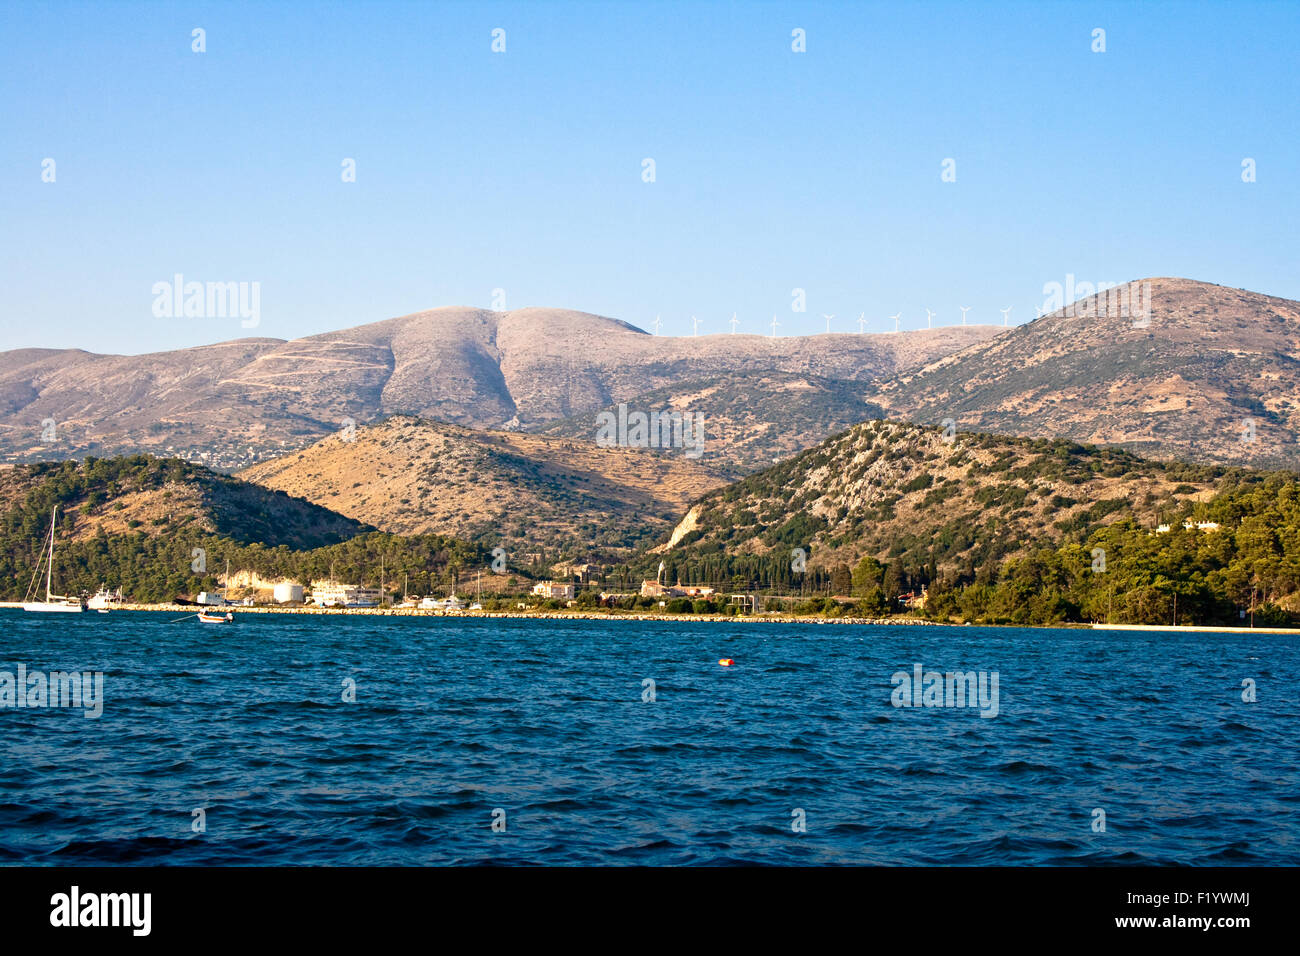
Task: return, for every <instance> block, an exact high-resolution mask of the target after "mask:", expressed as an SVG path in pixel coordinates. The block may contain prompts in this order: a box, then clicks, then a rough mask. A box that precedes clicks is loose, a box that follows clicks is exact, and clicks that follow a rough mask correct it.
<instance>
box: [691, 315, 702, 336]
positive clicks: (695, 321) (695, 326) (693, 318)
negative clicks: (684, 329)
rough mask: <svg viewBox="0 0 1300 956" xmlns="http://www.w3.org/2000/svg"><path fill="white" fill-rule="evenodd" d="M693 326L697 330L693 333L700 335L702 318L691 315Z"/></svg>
mask: <svg viewBox="0 0 1300 956" xmlns="http://www.w3.org/2000/svg"><path fill="white" fill-rule="evenodd" d="M691 326H692V327H693V328H694V330H695V331H693V332H692V333H691V334H692V335H699V334H700V320H699V319H697V318H696V317H695V316H691Z"/></svg>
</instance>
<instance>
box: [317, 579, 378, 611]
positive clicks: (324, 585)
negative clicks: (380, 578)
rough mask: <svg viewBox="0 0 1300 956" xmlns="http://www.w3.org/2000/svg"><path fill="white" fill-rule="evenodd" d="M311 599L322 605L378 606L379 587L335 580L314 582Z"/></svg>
mask: <svg viewBox="0 0 1300 956" xmlns="http://www.w3.org/2000/svg"><path fill="white" fill-rule="evenodd" d="M311 600H312V603H313V604H316V605H319V606H320V607H378V606H379V588H364V587H361V586H360V585H358V584H335V583H334V582H333V581H320V582H315V581H314V582H312V586H311Z"/></svg>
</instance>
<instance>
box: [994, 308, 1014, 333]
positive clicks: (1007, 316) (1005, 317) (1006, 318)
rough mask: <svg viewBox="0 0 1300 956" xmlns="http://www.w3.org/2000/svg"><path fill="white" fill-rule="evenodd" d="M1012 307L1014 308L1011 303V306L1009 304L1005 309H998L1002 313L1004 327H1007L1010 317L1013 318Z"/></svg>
mask: <svg viewBox="0 0 1300 956" xmlns="http://www.w3.org/2000/svg"><path fill="white" fill-rule="evenodd" d="M1012 308H1013V306H1010V305H1009V306H1007V307H1006V308H1005V309H999V310H998V311H999V312H1001V313H1002V325H1003V327H1004V328H1005V327H1006V325H1007V324H1008V322H1009V321H1010V319H1011V310H1012Z"/></svg>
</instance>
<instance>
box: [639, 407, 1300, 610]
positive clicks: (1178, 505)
mask: <svg viewBox="0 0 1300 956" xmlns="http://www.w3.org/2000/svg"><path fill="white" fill-rule="evenodd" d="M1185 523H1190V524H1191V525H1192V526H1193V527H1192V528H1191V529H1190V530H1187V529H1185V528H1184V524H1185ZM1162 525H1168V526H1169V530H1168V531H1165V530H1163V529H1162V528H1161V527H1160V526H1162ZM1198 525H1199V527H1198ZM796 549H800V550H802V551H803V552H804V553H805V554H806V555H807V570H806V571H804V572H802V573H801V572H798V571H797V570H795V567H794V565H795V563H796V562H795V561H793V560H792V555H794V554H795V553H796ZM1093 549H1099V554H1094V553H1093ZM1099 557H1101V558H1104V561H1103V563H1096V562H1097V560H1098V558H1099ZM660 559H662V560H664V562H665V564H666V565H667V568H666V574H667V578H668V579H669V580H677V579H680V580H682V581H683V582H684V583H714V584H724V585H727V586H734V587H742V586H749V587H753V586H758V587H768V586H777V587H791V586H793V587H800V586H802V587H804V588H805V589H806V590H812V591H820V592H822V593H827V592H833V593H835V594H840V595H853V596H855V597H858V598H860V599H863V600H864V601H866V603H867V606H866V607H864V610H867V611H870V610H885V609H888V608H890V607H892V604H891V602H892V599H894V598H896V597H897V596H898V595H899V594H902V593H905V592H919V591H920V590H921V589H922V588H926V589H929V591H930V598H929V600H928V606H929V609H930V611H931V612H932V613H933V614H935V615H936V616H938V617H940V618H952V619H962V620H984V621H1019V622H1025V623H1029V622H1033V623H1047V622H1050V621H1061V620H1079V621H1087V620H1103V619H1105V618H1106V614H1107V613H1109V614H1110V615H1111V619H1112V620H1116V621H1125V622H1129V623H1167V622H1169V621H1171V620H1172V615H1173V603H1174V599H1175V598H1174V595H1175V594H1178V595H1180V597H1179V599H1178V600H1179V608H1180V621H1182V622H1184V623H1193V622H1194V621H1195V620H1204V621H1210V620H1214V621H1226V620H1229V619H1231V620H1232V621H1234V622H1237V623H1239V622H1240V618H1239V616H1238V611H1239V610H1240V609H1241V608H1246V609H1249V608H1251V607H1255V608H1257V609H1258V608H1259V607H1261V606H1263V605H1265V604H1274V605H1278V606H1279V607H1281V608H1292V609H1298V608H1297V601H1296V596H1297V594H1296V592H1297V590H1300V476H1297V475H1296V474H1294V473H1291V472H1271V473H1270V472H1258V471H1252V470H1247V469H1241V468H1232V467H1223V466H1202V465H1190V464H1187V463H1183V462H1156V461H1148V460H1144V459H1141V458H1137V457H1135V456H1134V455H1132V454H1129V453H1127V452H1124V451H1121V450H1117V449H1101V448H1095V447H1090V446H1084V445H1079V444H1076V443H1074V442H1070V441H1066V440H1055V441H1046V440H1031V439H1019V438H1006V437H1000V436H993V435H970V434H962V433H955V434H945V432H944V431H942V430H940V429H936V428H924V427H918V426H914V425H906V424H900V423H896V422H868V423H865V424H863V425H859V426H856V427H854V428H852V429H850V430H849V431H847V432H845V433H843V434H841V435H837V436H835V437H833V438H831V439H828V440H827V441H825V442H823V443H822V444H821V445H819V446H817V447H816V448H813V449H810V450H808V451H807V452H804V453H803V454H801V455H799V456H797V457H795V458H793V459H791V460H790V461H787V462H783V463H782V464H780V465H777V466H774V467H772V468H769V469H767V470H766V471H763V472H760V473H758V474H756V475H752V476H750V477H748V478H746V479H744V480H743V481H740V482H738V483H736V484H735V485H732V486H729V487H727V488H723V489H719V490H718V491H715V492H712V493H710V494H708V495H706V496H704V498H702V499H701V500H700V501H699V502H698V503H697V504H696V505H695V506H693V507H692V508H691V510H690V511H689V512H688V514H687V516H686V518H685V519H684V520H683V521H682V522H681V523H679V525H678V527H677V529H676V530H675V531H674V533H673V535H672V536H671V537H670V538H669V539H668V541H666V542H664V543H663V544H661V545H660V546H659V548H657V549H656V553H655V554H654V555H652V556H651V558H649V559H648V560H647V562H646V566H647V568H649V567H650V566H651V564H652V562H657V561H658V560H660ZM1094 567H1095V568H1096V570H1094ZM1103 605H1104V606H1103ZM1266 613H1272V612H1266ZM1279 613H1281V612H1279ZM1284 616H1285V615H1283V617H1284Z"/></svg>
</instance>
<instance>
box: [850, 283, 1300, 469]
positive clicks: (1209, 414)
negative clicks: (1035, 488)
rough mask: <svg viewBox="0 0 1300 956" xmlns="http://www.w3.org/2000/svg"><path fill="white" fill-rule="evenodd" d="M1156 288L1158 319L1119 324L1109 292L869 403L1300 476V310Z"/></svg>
mask: <svg viewBox="0 0 1300 956" xmlns="http://www.w3.org/2000/svg"><path fill="white" fill-rule="evenodd" d="M1144 281H1146V282H1148V283H1150V302H1151V310H1150V315H1149V316H1148V317H1147V318H1146V319H1145V320H1143V319H1142V318H1141V317H1139V318H1138V319H1137V321H1136V322H1135V320H1134V317H1133V316H1131V315H1123V314H1117V310H1115V309H1113V308H1107V302H1106V298H1105V297H1103V296H1102V295H1100V294H1099V295H1097V296H1093V297H1091V298H1089V299H1085V300H1083V301H1082V302H1080V303H1078V304H1076V306H1075V307H1074V308H1073V309H1063V310H1061V311H1058V312H1054V313H1052V314H1051V315H1047V316H1044V317H1042V318H1039V319H1036V320H1035V321H1033V322H1030V323H1028V324H1026V325H1023V326H1020V327H1018V328H1016V329H1013V330H1011V332H1010V333H1009V334H1008V335H1004V336H999V337H998V338H996V339H992V340H990V341H987V342H984V343H981V344H978V345H976V346H974V347H972V348H969V349H966V350H964V351H962V352H958V353H955V354H953V355H950V356H947V357H944V358H942V359H939V360H938V361H935V362H932V363H930V364H928V365H926V366H924V367H922V368H919V369H917V370H915V371H913V372H911V373H908V374H904V375H902V376H899V377H898V378H897V379H895V380H892V381H884V382H881V383H879V384H878V385H877V386H876V387H875V388H874V389H873V390H872V391H871V392H870V394H869V395H868V397H869V399H870V400H872V401H874V402H877V403H878V404H880V405H882V406H884V408H885V409H886V411H887V412H888V414H889V416H890V417H892V418H903V419H908V420H911V421H917V422H929V423H936V424H937V423H939V422H941V421H942V420H943V419H945V418H952V419H953V420H954V421H955V423H956V427H957V428H958V429H961V430H970V431H986V432H996V433H1001V434H1010V435H1025V436H1035V437H1052V436H1064V437H1068V438H1072V439H1074V440H1076V441H1084V442H1093V443H1099V444H1109V445H1119V446H1122V447H1124V448H1127V449H1130V450H1132V451H1134V452H1136V453H1139V454H1142V455H1145V456H1148V457H1157V458H1170V457H1181V458H1185V459H1189V460H1196V461H1216V462H1226V463H1240V464H1253V465H1258V466H1266V467H1278V466H1281V467H1289V468H1294V467H1296V466H1297V465H1300V445H1298V444H1297V442H1298V441H1300V302H1293V301H1291V300H1289V299H1280V298H1276V297H1274V296H1267V295H1260V294H1258V293H1255V292H1246V291H1243V290H1240V289H1231V288H1226V287H1223V286H1217V285H1211V284H1208V283H1204V282H1195V281H1192V280H1190V279H1170V278H1157V279H1148V280H1144ZM1130 286H1135V284H1130ZM1133 297H1134V298H1136V297H1137V295H1136V290H1135V294H1134V296H1133ZM1144 323H1145V324H1144Z"/></svg>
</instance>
